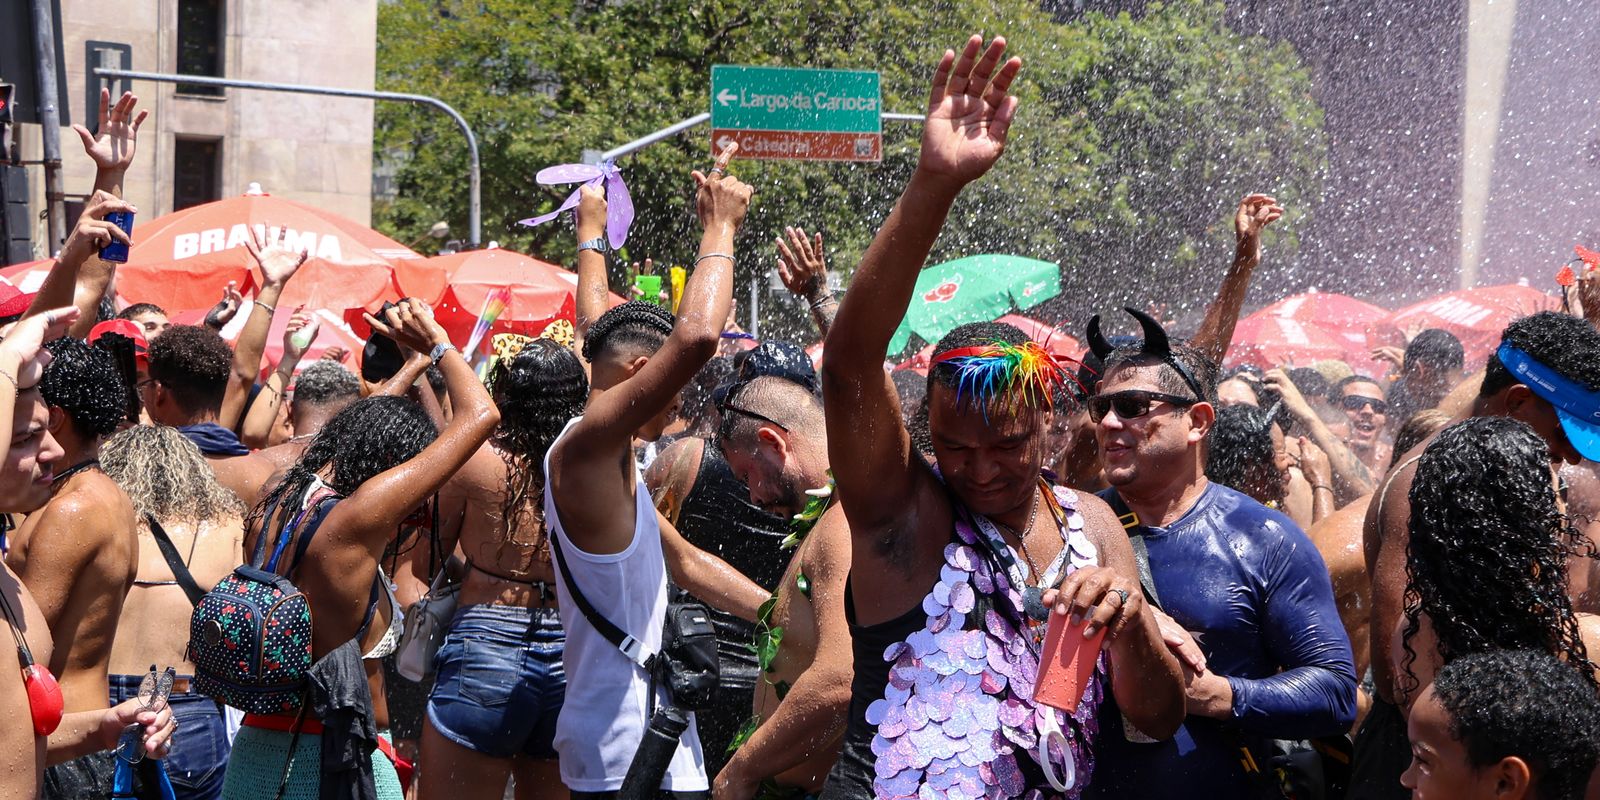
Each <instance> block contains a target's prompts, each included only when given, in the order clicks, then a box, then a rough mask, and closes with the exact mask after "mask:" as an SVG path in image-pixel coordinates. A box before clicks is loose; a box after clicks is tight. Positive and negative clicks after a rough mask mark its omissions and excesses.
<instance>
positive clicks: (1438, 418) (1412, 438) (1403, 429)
mask: <svg viewBox="0 0 1600 800" xmlns="http://www.w3.org/2000/svg"><path fill="white" fill-rule="evenodd" d="M1451 419H1452V417H1451V416H1450V415H1449V414H1447V413H1445V412H1443V411H1440V410H1439V409H1437V408H1426V409H1423V410H1421V411H1418V412H1417V413H1415V414H1412V415H1411V417H1410V418H1408V419H1407V420H1406V421H1405V423H1404V424H1402V425H1401V426H1400V429H1399V430H1398V431H1395V434H1394V450H1393V451H1392V452H1393V453H1394V455H1392V456H1390V457H1389V467H1388V468H1389V469H1394V465H1395V464H1398V463H1400V459H1402V458H1404V457H1405V454H1406V453H1409V452H1411V451H1412V450H1413V449H1415V448H1416V446H1417V445H1419V444H1422V443H1423V442H1426V441H1428V437H1430V436H1432V435H1434V434H1435V433H1438V432H1439V430H1440V429H1441V428H1443V427H1444V426H1446V425H1449V424H1450V422H1451Z"/></svg>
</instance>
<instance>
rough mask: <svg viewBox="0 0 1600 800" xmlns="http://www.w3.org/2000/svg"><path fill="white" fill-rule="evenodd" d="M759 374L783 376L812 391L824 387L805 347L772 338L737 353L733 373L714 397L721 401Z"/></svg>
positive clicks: (713, 398) (719, 387)
mask: <svg viewBox="0 0 1600 800" xmlns="http://www.w3.org/2000/svg"><path fill="white" fill-rule="evenodd" d="M756 378H783V379H784V380H786V381H789V382H791V383H795V384H798V385H800V386H804V387H805V388H806V391H809V392H812V393H815V392H816V391H817V390H818V388H820V386H819V384H818V382H817V370H816V368H815V367H813V366H811V357H810V356H808V355H806V351H805V349H804V348H802V347H801V346H800V345H797V344H794V343H793V342H776V341H769V342H762V343H761V344H758V345H756V346H755V348H754V349H751V350H746V351H744V352H742V353H739V354H738V355H736V356H734V357H733V374H732V375H729V376H728V378H727V379H726V380H724V381H723V382H722V384H721V385H720V386H718V387H717V388H715V389H713V390H712V391H711V399H712V401H713V402H715V403H718V404H721V403H722V401H723V398H725V397H727V396H728V394H729V393H731V392H732V391H733V390H734V389H735V388H736V387H739V386H743V385H744V384H746V383H749V382H750V381H753V380H755V379H756Z"/></svg>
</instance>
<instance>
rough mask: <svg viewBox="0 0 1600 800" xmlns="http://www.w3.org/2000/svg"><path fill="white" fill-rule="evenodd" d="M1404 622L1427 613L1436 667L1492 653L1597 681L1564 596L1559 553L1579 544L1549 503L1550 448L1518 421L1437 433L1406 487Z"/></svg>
mask: <svg viewBox="0 0 1600 800" xmlns="http://www.w3.org/2000/svg"><path fill="white" fill-rule="evenodd" d="M1410 500H1411V522H1410V543H1409V546H1408V548H1407V550H1406V588H1405V628H1404V630H1403V631H1402V632H1401V640H1402V646H1403V647H1404V649H1405V652H1406V658H1405V671H1406V676H1407V678H1408V679H1409V688H1410V689H1411V690H1412V691H1414V690H1415V689H1417V688H1420V682H1419V681H1418V680H1417V678H1416V675H1415V674H1414V673H1413V672H1412V671H1411V665H1412V664H1413V663H1414V662H1415V661H1416V655H1417V654H1416V651H1415V650H1413V649H1412V646H1411V641H1412V639H1413V638H1414V637H1415V636H1416V634H1417V631H1418V630H1419V629H1420V627H1421V617H1422V615H1423V614H1427V615H1428V619H1429V620H1430V621H1431V622H1432V624H1433V630H1434V633H1435V635H1436V636H1437V639H1438V650H1439V657H1440V660H1441V661H1442V662H1443V663H1446V664H1448V663H1450V662H1451V661H1452V660H1454V659H1456V658H1459V657H1461V656H1464V655H1468V654H1472V653H1482V652H1486V651H1490V650H1517V649H1536V650H1541V651H1544V652H1546V653H1551V654H1554V655H1557V656H1560V657H1562V658H1564V659H1565V660H1566V662H1567V663H1568V664H1571V665H1573V666H1574V667H1577V668H1578V669H1580V670H1581V671H1582V672H1583V674H1584V675H1585V677H1586V680H1588V681H1589V683H1590V684H1591V685H1594V683H1595V678H1594V671H1595V666H1594V664H1593V662H1591V661H1590V660H1589V654H1588V651H1587V650H1586V649H1585V648H1584V645H1583V640H1582V639H1580V638H1579V631H1578V619H1577V617H1576V616H1575V615H1574V613H1573V610H1572V601H1571V600H1570V599H1568V596H1567V558H1568V556H1569V555H1571V554H1573V552H1574V551H1575V550H1576V549H1577V547H1578V543H1579V542H1581V541H1583V540H1582V537H1581V535H1580V534H1579V533H1578V532H1577V530H1575V529H1574V528H1573V527H1572V526H1571V524H1570V523H1569V522H1568V521H1567V520H1566V519H1565V518H1564V517H1563V516H1562V515H1561V514H1560V512H1559V511H1558V510H1557V507H1556V494H1555V487H1554V486H1553V482H1552V479H1551V473H1550V450H1549V447H1548V446H1547V445H1546V444H1545V442H1544V440H1543V439H1541V438H1539V435H1538V434H1536V433H1534V431H1533V429H1532V428H1530V427H1528V425H1527V424H1526V423H1523V422H1521V421H1519V420H1515V419H1512V418H1510V417H1474V418H1472V419H1468V420H1465V421H1463V422H1459V423H1456V424H1454V425H1451V426H1450V427H1448V428H1445V429H1444V430H1443V431H1442V432H1440V433H1439V435H1438V437H1437V438H1435V439H1434V441H1433V444H1431V445H1429V446H1428V449H1427V450H1426V451H1424V452H1423V454H1422V459H1421V460H1420V461H1419V462H1418V464H1417V472H1416V477H1415V479H1414V480H1413V482H1412V484H1411V492H1410Z"/></svg>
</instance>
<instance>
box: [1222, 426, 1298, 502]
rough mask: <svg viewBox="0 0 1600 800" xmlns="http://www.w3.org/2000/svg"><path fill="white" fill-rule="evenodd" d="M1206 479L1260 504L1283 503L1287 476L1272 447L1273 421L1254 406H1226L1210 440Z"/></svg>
mask: <svg viewBox="0 0 1600 800" xmlns="http://www.w3.org/2000/svg"><path fill="white" fill-rule="evenodd" d="M1206 441H1207V442H1208V443H1209V448H1208V449H1207V451H1206V477H1207V478H1210V479H1211V480H1213V481H1216V482H1217V483H1220V484H1222V485H1223V486H1227V487H1228V488H1230V489H1237V490H1238V491H1241V492H1244V493H1245V494H1247V495H1250V496H1251V497H1253V498H1255V499H1256V501H1257V502H1260V503H1271V502H1282V501H1283V497H1284V487H1283V476H1282V474H1281V473H1279V472H1278V468H1277V451H1276V450H1275V449H1274V448H1273V447H1272V420H1270V419H1268V418H1267V414H1266V412H1265V411H1262V410H1261V409H1259V408H1251V407H1250V406H1223V407H1221V408H1218V409H1217V422H1216V424H1215V425H1213V426H1212V427H1211V435H1210V436H1209V437H1208V438H1207V439H1206Z"/></svg>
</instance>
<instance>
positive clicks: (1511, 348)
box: [1350, 311, 1600, 800]
mask: <svg viewBox="0 0 1600 800" xmlns="http://www.w3.org/2000/svg"><path fill="white" fill-rule="evenodd" d="M1425 333H1426V332H1425ZM1418 338H1421V337H1418ZM1491 415H1493V416H1508V417H1514V418H1516V419H1519V420H1522V421H1523V422H1526V423H1527V424H1528V425H1529V426H1530V427H1532V428H1533V429H1534V431H1536V432H1538V434H1539V436H1540V437H1541V438H1543V439H1544V440H1545V442H1546V443H1547V444H1549V445H1550V458H1551V461H1552V462H1553V463H1554V464H1556V465H1558V466H1559V465H1560V464H1561V463H1562V462H1565V463H1567V464H1577V463H1578V462H1579V461H1581V460H1584V459H1587V460H1589V461H1595V460H1600V331H1597V330H1595V328H1594V326H1592V325H1590V324H1589V323H1588V322H1586V321H1585V320H1583V319H1582V318H1579V317H1573V316H1569V315H1567V314H1561V313H1558V312H1554V311H1542V312H1540V313H1538V314H1534V315H1532V316H1528V317H1523V318H1521V319H1518V320H1516V321H1514V322H1512V323H1511V324H1510V325H1507V326H1506V329H1505V331H1504V332H1503V333H1502V334H1501V335H1500V345H1499V347H1498V348H1497V349H1496V350H1495V352H1493V353H1491V354H1490V356H1489V360H1488V362H1487V363H1486V364H1485V365H1484V372H1483V383H1482V386H1481V387H1480V388H1479V390H1478V396H1477V399H1476V400H1474V401H1473V405H1472V416H1491ZM1431 442H1432V438H1430V439H1429V440H1428V441H1427V442H1424V443H1422V444H1421V445H1419V446H1417V447H1415V448H1413V449H1412V450H1411V452H1409V453H1407V454H1405V455H1404V456H1403V457H1401V458H1400V459H1398V460H1397V463H1396V464H1395V467H1394V469H1392V470H1390V471H1389V475H1388V476H1387V477H1386V478H1384V480H1383V481H1382V482H1381V483H1380V484H1379V488H1378V493H1377V495H1376V496H1375V497H1374V499H1373V502H1372V507H1371V508H1370V509H1368V511H1367V520H1366V528H1365V531H1364V533H1363V546H1364V550H1365V552H1366V557H1367V572H1368V574H1369V575H1370V576H1371V578H1372V611H1371V613H1372V623H1371V627H1370V628H1369V635H1370V637H1371V639H1370V647H1371V648H1372V652H1373V653H1385V652H1388V650H1387V648H1388V647H1389V642H1390V639H1391V637H1393V636H1394V632H1395V628H1396V626H1397V625H1398V624H1399V620H1400V619H1401V616H1402V611H1403V610H1404V592H1405V584H1406V545H1407V542H1408V540H1409V530H1408V524H1409V521H1410V519H1411V501H1410V492H1411V480H1412V478H1413V477H1414V475H1415V474H1416V467H1417V460H1418V459H1419V458H1421V457H1422V452H1423V450H1425V449H1426V448H1427V446H1428V444H1429V443H1431ZM1583 499H1584V500H1589V499H1588V498H1583ZM1589 502H1592V500H1589ZM1573 561H1574V562H1575V566H1576V565H1577V563H1579V562H1588V561H1589V560H1588V559H1574V560H1573ZM1372 677H1373V684H1374V685H1373V689H1374V691H1373V694H1374V697H1373V702H1372V710H1371V712H1369V713H1368V714H1367V717H1366V719H1365V720H1363V721H1362V723H1361V730H1360V731H1359V732H1358V733H1357V735H1356V751H1355V770H1356V772H1355V774H1354V775H1353V776H1352V783H1353V785H1352V789H1351V793H1350V797H1352V798H1356V799H1357V800H1365V798H1390V797H1393V798H1401V797H1409V796H1410V793H1409V792H1407V791H1405V790H1404V789H1401V788H1399V787H1398V783H1399V780H1400V775H1401V773H1402V772H1404V771H1405V769H1406V767H1407V765H1408V764H1409V763H1410V760H1411V744H1410V742H1409V740H1407V738H1406V719H1405V715H1404V713H1403V712H1402V711H1401V710H1400V708H1399V707H1397V706H1396V705H1395V691H1394V689H1395V680H1396V676H1395V675H1394V670H1393V668H1392V665H1391V664H1390V663H1389V661H1388V659H1384V658H1374V659H1372Z"/></svg>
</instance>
